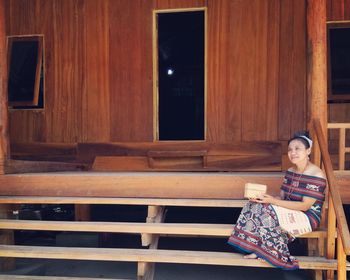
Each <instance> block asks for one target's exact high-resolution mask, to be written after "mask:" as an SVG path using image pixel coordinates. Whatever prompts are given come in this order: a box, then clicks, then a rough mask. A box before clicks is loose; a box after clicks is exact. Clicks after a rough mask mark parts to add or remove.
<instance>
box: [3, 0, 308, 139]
mask: <svg viewBox="0 0 350 280" xmlns="http://www.w3.org/2000/svg"><path fill="white" fill-rule="evenodd" d="M107 2H108V3H106V1H97V0H96V1H87V0H83V1H79V3H76V2H74V1H73V2H72V1H68V2H64V1H63V2H62V1H58V2H57V3H56V2H55V1H53V2H51V1H49V2H47V3H45V5H43V4H42V3H41V2H40V1H38V2H35V3H33V4H32V5H31V6H30V7H29V8H28V7H27V6H26V5H21V4H20V3H19V2H17V1H10V2H9V9H8V11H9V12H8V14H7V15H6V19H7V20H6V22H7V23H8V34H9V35H13V34H28V33H30V32H33V30H35V31H36V32H37V33H40V34H44V36H45V45H46V46H47V48H46V52H45V56H46V57H47V59H48V61H50V62H52V63H48V64H47V66H48V67H49V69H47V71H46V72H45V74H46V79H45V80H46V81H47V82H46V90H47V92H51V93H52V94H51V95H48V96H47V97H46V99H45V101H46V102H45V103H46V104H45V105H46V106H47V112H50V113H47V114H38V113H36V112H19V111H14V112H11V123H12V124H11V132H12V139H13V140H16V141H18V140H24V141H26V142H27V141H40V139H41V140H42V141H48V142H73V141H77V142H86V141H153V135H152V132H153V120H152V112H153V109H154V108H153V102H152V78H151V77H152V55H151V54H152V31H151V30H152V10H153V9H158V8H162V9H170V8H187V7H207V8H208V33H207V40H208V64H207V65H208V67H207V68H208V69H207V77H208V108H207V109H208V110H207V115H208V120H209V121H208V131H207V132H208V140H209V141H212V142H222V141H226V142H231V141H241V140H247V139H254V140H266V139H268V140H278V138H279V136H281V139H286V138H287V137H289V136H290V132H291V131H295V130H296V129H297V128H299V129H300V127H303V125H304V123H305V121H304V116H305V106H303V105H304V104H305V101H306V95H305V84H306V83H305V76H306V75H305V71H306V70H305V65H306V63H305V53H306V50H305V48H306V47H305V4H304V1H302V2H298V1H283V2H281V1H278V0H271V1H265V2H263V3H262V2H259V1H257V2H251V1H237V2H232V1H231V0H221V1H204V0H200V1H199V0H198V1H107ZM121 11H123V13H122V16H121ZM41 14H45V15H47V17H42V16H40V15H41ZM97 19H103V20H101V21H98V20H97ZM252 19H253V20H252ZM218 23H219V24H218ZM111 26H113V28H110V27H111ZM145 30H147V32H144V31H145ZM129 34H134V38H130V36H129ZM256 46H260V47H259V48H256ZM244 57H248V58H249V59H248V61H247V60H246V59H243V58H244ZM285 65H289V66H290V67H283V66H285ZM111 73H113V75H112V74H111ZM232 73H235V74H234V75H232ZM251 77H254V79H251ZM62 81H66V82H65V83H63V82H62ZM255 100H256V101H257V102H252V101H255ZM284 100H285V101H284ZM291 100H294V102H293V103H292V102H291ZM279 102H280V104H279ZM295 102H297V104H296V103H295ZM280 105H284V106H280ZM293 107H294V112H295V110H297V111H296V113H295V114H294V115H293ZM245 108H249V109H247V110H246V109H245ZM284 112H286V113H284ZM293 117H294V118H293ZM125 119H127V120H128V121H127V122H126V121H125ZM27 126H28V127H30V128H33V129H29V128H26V127H27ZM280 129H281V135H278V134H279V131H280ZM97 131H98V133H96V132H97Z"/></svg>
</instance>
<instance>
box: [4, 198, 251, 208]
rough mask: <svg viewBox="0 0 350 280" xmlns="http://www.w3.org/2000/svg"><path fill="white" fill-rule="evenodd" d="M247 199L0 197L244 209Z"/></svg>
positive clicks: (10, 201) (24, 200) (32, 201)
mask: <svg viewBox="0 0 350 280" xmlns="http://www.w3.org/2000/svg"><path fill="white" fill-rule="evenodd" d="M246 203H247V200H246V199H243V200H239V199H200V198H194V199H186V198H180V199H177V198H173V199H172V198H159V199H157V198H133V197H126V198H118V197H110V198H108V197H107V198H104V197H55V196H0V204H113V205H117V204H118V205H150V206H189V207H243V206H244V205H245V204H246Z"/></svg>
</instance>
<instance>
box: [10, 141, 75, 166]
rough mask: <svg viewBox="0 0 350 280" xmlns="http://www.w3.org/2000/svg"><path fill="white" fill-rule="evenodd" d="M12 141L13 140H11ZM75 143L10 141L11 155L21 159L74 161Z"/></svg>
mask: <svg viewBox="0 0 350 280" xmlns="http://www.w3.org/2000/svg"><path fill="white" fill-rule="evenodd" d="M12 141H13V140H12ZM77 146H78V145H77V144H76V143H45V142H37V143H26V142H15V141H13V142H11V157H12V158H13V159H21V160H34V161H35V160H46V161H49V160H51V161H54V160H56V161H66V162H69V161H75V160H76V157H77Z"/></svg>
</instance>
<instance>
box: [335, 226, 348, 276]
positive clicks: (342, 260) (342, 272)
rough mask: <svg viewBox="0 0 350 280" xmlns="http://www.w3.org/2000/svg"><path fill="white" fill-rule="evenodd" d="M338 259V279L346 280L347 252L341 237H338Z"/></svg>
mask: <svg viewBox="0 0 350 280" xmlns="http://www.w3.org/2000/svg"><path fill="white" fill-rule="evenodd" d="M338 236H340V232H338ZM337 261H338V271H337V280H346V254H345V252H344V247H343V241H342V240H341V238H338V239H337Z"/></svg>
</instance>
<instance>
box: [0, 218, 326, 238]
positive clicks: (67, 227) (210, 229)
mask: <svg viewBox="0 0 350 280" xmlns="http://www.w3.org/2000/svg"><path fill="white" fill-rule="evenodd" d="M0 229H14V230H46V231H81V232H114V233H149V234H161V235H164V234H165V235H195V236H219V237H228V236H229V235H230V234H231V232H232V229H233V225H230V224H190V223H125V222H122V223H121V222H69V221H35V220H4V219H0ZM325 236H326V231H324V230H319V231H314V232H311V233H309V234H305V235H303V236H300V237H301V238H321V237H322V238H323V237H325Z"/></svg>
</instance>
